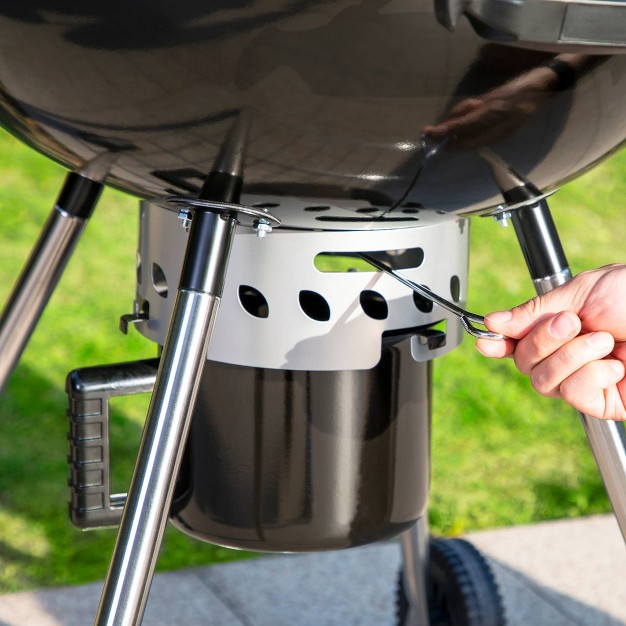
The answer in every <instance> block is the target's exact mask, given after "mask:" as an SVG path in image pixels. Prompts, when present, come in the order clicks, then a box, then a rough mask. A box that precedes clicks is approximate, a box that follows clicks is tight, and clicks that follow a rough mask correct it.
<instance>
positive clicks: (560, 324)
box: [550, 311, 578, 339]
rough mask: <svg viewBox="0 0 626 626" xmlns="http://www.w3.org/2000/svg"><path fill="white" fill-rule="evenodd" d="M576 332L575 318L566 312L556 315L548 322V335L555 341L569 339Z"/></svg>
mask: <svg viewBox="0 0 626 626" xmlns="http://www.w3.org/2000/svg"><path fill="white" fill-rule="evenodd" d="M577 332H578V320H577V318H576V317H574V315H572V314H571V313H568V312H566V311H565V312H563V313H559V314H558V315H556V316H555V317H554V318H553V319H552V321H551V322H550V334H551V335H552V336H553V337H556V338H557V339H569V338H570V337H572V336H573V335H574V334H575V333H577Z"/></svg>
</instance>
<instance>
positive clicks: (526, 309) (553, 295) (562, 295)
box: [485, 285, 576, 339]
mask: <svg viewBox="0 0 626 626" xmlns="http://www.w3.org/2000/svg"><path fill="white" fill-rule="evenodd" d="M575 296H576V291H575V290H572V289H567V285H562V286H561V287H559V288H557V289H554V290H552V291H550V292H549V293H547V294H544V295H542V296H536V297H535V298H532V299H531V300H528V301H527V302H524V304H520V305H519V306H516V307H514V308H513V309H510V310H508V311H496V312H494V313H489V314H488V315H486V316H485V326H486V327H487V328H488V329H489V330H491V331H493V332H496V333H501V334H503V335H506V336H507V337H511V338H512V339H521V338H522V337H524V336H525V335H526V334H527V333H528V332H529V331H530V330H532V329H533V328H534V327H535V326H536V325H537V324H538V323H539V322H541V321H542V320H543V319H545V318H546V317H552V316H553V315H555V314H556V313H559V312H561V311H572V310H573V309H574V312H576V311H575V309H576V307H575Z"/></svg>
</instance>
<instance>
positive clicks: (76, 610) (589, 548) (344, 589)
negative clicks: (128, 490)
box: [0, 516, 626, 626]
mask: <svg viewBox="0 0 626 626" xmlns="http://www.w3.org/2000/svg"><path fill="white" fill-rule="evenodd" d="M467 538H468V539H469V540H470V541H472V543H474V545H476V546H477V547H478V548H479V549H480V550H481V551H482V552H483V553H484V554H485V555H486V556H487V558H488V560H489V561H490V563H491V565H492V567H493V568H494V572H495V575H496V578H497V580H498V583H499V584H500V587H501V591H502V594H503V597H504V602H505V607H506V610H507V615H508V618H509V626H570V625H573V626H618V625H622V626H626V584H625V582H624V581H626V577H625V574H626V550H625V548H624V542H623V540H622V538H621V534H620V533H619V530H618V528H617V524H616V523H615V520H614V519H613V517H612V516H598V517H590V518H584V519H580V520H567V521H558V522H546V523H542V524H535V525H532V526H525V527H520V528H509V529H501V530H493V531H486V532H480V533H473V534H471V535H469V536H468V537H467ZM399 567H400V549H399V545H398V543H397V542H386V543H382V544H377V545H374V546H368V547H365V548H359V549H354V550H348V551H345V552H331V553H321V554H308V555H291V556H270V557H263V558H260V559H258V560H254V561H244V562H240V563H230V564H224V565H216V566H212V567H203V568H193V569H188V570H182V571H180V572H172V573H168V574H159V575H157V576H156V577H155V582H154V584H153V588H152V592H151V594H150V600H149V602H148V608H147V610H146V616H145V619H144V622H143V624H144V626H166V625H167V626H174V625H179V624H180V625H182V624H184V625H185V626H270V625H271V626H287V625H290V626H292V625H297V626H339V625H341V626H394V625H395V581H396V577H397V572H398V569H399ZM100 590H101V584H90V585H83V586H78V587H72V588H64V589H48V590H41V591H36V592H33V593H18V594H10V595H5V596H0V626H86V625H89V624H91V623H92V621H93V616H94V613H95V610H96V606H97V603H98V598H99V594H100Z"/></svg>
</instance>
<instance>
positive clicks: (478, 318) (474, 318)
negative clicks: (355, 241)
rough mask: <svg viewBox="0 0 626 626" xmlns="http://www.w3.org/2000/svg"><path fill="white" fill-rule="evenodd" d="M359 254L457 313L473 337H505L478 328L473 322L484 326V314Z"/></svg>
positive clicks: (443, 306) (363, 253) (433, 300)
mask: <svg viewBox="0 0 626 626" xmlns="http://www.w3.org/2000/svg"><path fill="white" fill-rule="evenodd" d="M357 256H358V257H360V258H361V259H363V260H364V261H366V262H367V263H369V264H370V265H373V266H374V267H375V268H376V269H377V270H380V271H381V272H384V273H385V274H388V275H389V276H392V277H393V278H395V279H396V280H397V281H399V282H401V283H402V284H403V285H405V286H406V287H408V288H409V289H412V290H413V291H414V292H415V293H418V294H419V295H420V296H422V297H423V298H426V299H427V300H430V301H431V302H434V303H436V304H438V305H439V306H440V307H442V308H444V309H445V310H446V311H449V312H450V313H453V314H454V315H456V316H457V317H458V318H459V321H460V322H461V326H463V328H464V329H465V330H466V331H467V332H468V333H469V334H470V335H471V336H472V337H476V338H478V339H505V337H504V335H500V334H499V333H492V332H491V331H489V330H482V329H481V328H476V327H475V326H474V325H473V324H472V322H474V323H476V324H481V325H482V326H484V325H485V318H484V317H483V316H482V315H476V314H475V313H470V312H469V311H466V310H465V309H462V308H461V307H459V306H457V305H456V304H453V303H452V302H449V301H448V300H446V299H445V298H442V297H441V296H438V295H437V294H436V293H433V292H432V291H431V290H430V289H428V288H427V287H424V286H423V285H418V284H417V283H414V282H413V281H412V280H409V279H408V278H405V277H404V276H403V275H402V274H400V273H399V272H397V271H396V270H394V269H392V268H391V267H389V266H388V265H386V264H385V263H382V262H381V261H379V260H378V259H377V258H376V257H374V256H372V255H370V254H367V253H366V252H359V253H357Z"/></svg>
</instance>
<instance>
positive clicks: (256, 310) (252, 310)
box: [239, 285, 270, 319]
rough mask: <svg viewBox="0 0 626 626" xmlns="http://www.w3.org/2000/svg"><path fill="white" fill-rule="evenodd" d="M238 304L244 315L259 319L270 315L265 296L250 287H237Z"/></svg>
mask: <svg viewBox="0 0 626 626" xmlns="http://www.w3.org/2000/svg"><path fill="white" fill-rule="evenodd" d="M239 302H240V304H241V306H242V307H243V309H244V311H245V312H246V313H249V314H250V315H252V316H253V317H259V318H261V319H264V318H266V317H267V316H268V315H269V314H270V307H269V305H268V304H267V300H266V298H265V296H264V295H263V294H262V293H261V292H260V291H259V290H258V289H255V288H254V287H250V285H240V286H239Z"/></svg>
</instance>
